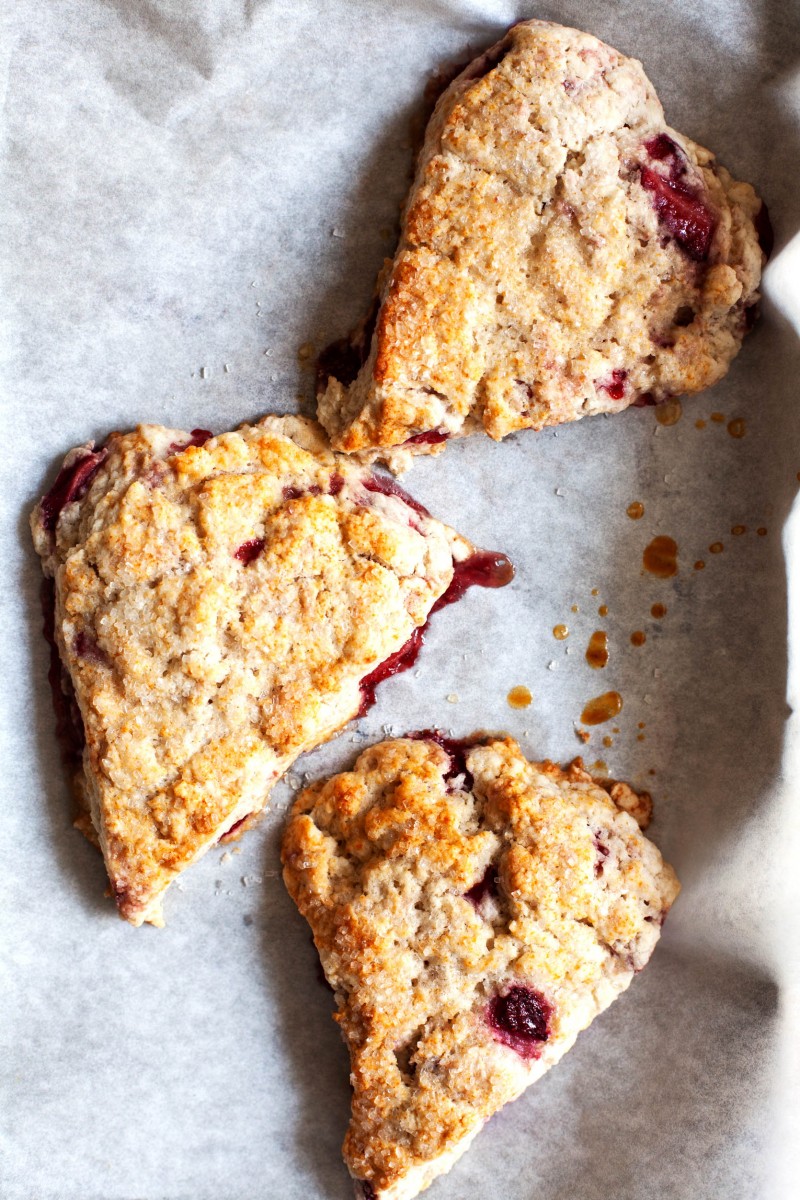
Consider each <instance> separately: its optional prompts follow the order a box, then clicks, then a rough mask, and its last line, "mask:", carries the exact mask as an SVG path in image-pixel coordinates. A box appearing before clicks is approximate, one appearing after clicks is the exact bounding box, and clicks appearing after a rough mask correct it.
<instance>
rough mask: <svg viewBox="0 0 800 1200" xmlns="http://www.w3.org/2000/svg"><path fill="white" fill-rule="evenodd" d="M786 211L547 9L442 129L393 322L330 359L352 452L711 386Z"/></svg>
mask: <svg viewBox="0 0 800 1200" xmlns="http://www.w3.org/2000/svg"><path fill="white" fill-rule="evenodd" d="M760 234H761V241H762V242H763V244H764V247H765V249H767V250H768V244H767V243H768V241H769V240H770V234H769V222H768V218H767V214H766V210H765V209H764V208H763V207H762V204H761V201H760V200H759V198H758V197H757V196H756V194H755V192H754V191H753V189H752V187H750V185H749V184H747V183H739V182H737V181H736V180H735V179H733V178H732V177H731V176H730V175H729V173H728V172H727V171H726V170H725V168H724V167H722V166H720V165H719V164H718V163H717V162H716V160H715V158H714V155H713V154H712V153H711V152H710V151H709V150H706V149H704V148H703V147H702V146H699V145H697V144H696V143H695V142H693V141H691V139H689V138H687V137H684V136H683V135H682V134H679V133H677V132H676V131H675V130H673V129H670V128H669V127H668V126H667V125H666V123H665V119H664V112H663V110H662V107H661V104H660V103H659V100H658V97H657V96H656V94H655V91H654V90H653V87H652V84H651V83H650V81H649V80H648V78H647V76H646V75H645V73H644V71H643V69H642V66H641V64H640V63H639V62H637V61H636V60H635V59H631V58H626V57H625V56H624V55H623V54H620V53H619V52H618V51H616V50H614V49H612V48H611V47H610V46H607V45H605V44H604V43H603V42H600V41H598V39H597V38H595V37H592V36H591V35H590V34H588V33H580V32H579V31H577V30H574V29H565V28H563V27H562V26H559V25H553V24H550V23H548V22H546V21H525V22H522V23H521V24H518V25H515V26H514V27H513V28H512V29H511V30H510V31H509V32H508V33H507V34H506V36H505V37H504V38H503V39H502V40H501V41H500V42H498V43H497V45H496V46H494V47H492V49H491V50H489V51H487V53H486V54H484V55H482V56H481V57H480V58H479V59H477V60H476V61H475V62H473V63H472V65H471V66H469V67H468V68H467V69H466V70H465V71H463V72H462V73H461V74H460V75H459V76H458V77H457V78H456V79H455V80H454V82H453V83H452V84H451V85H450V86H449V87H448V88H447V90H446V91H445V92H444V94H443V95H442V96H441V98H440V100H439V102H438V104H437V106H436V108H435V110H434V113H433V116H432V118H431V121H430V123H429V125H428V129H427V133H426V136H425V142H424V145H423V148H422V152H421V154H420V158H419V162H418V165H417V171H416V177H415V180H414V183H413V187H412V189H411V192H410V195H409V197H408V200H407V203H406V208H405V212H404V215H403V220H402V225H401V235H400V243H399V246H398V249H397V253H396V255H395V258H394V260H393V261H387V263H386V265H385V267H384V270H383V272H382V275H381V279H380V280H379V284H378V296H377V302H376V307H375V311H374V314H373V316H372V318H371V320H370V321H368V322H366V323H365V324H363V325H362V326H360V327H359V329H358V330H357V331H356V333H355V334H354V335H353V337H352V339H351V341H350V343H349V344H346V343H344V344H343V343H339V344H338V346H337V348H336V350H335V352H333V353H330V354H327V355H326V354H323V356H322V357H321V360H320V365H319V383H318V387H319V391H318V404H319V419H320V421H321V422H322V424H323V425H324V426H325V428H326V429H327V430H328V432H329V434H330V436H331V439H332V443H333V446H334V448H335V449H338V450H346V451H349V452H362V453H368V454H369V453H371V454H373V455H375V454H379V455H380V457H382V458H384V459H385V460H386V461H389V462H390V463H391V464H392V465H393V466H394V467H395V468H396V469H402V468H403V467H404V466H407V465H408V462H409V461H410V460H409V455H410V454H417V453H431V452H436V451H437V450H441V448H442V446H443V444H444V442H445V441H446V439H448V438H451V437H455V436H459V435H462V434H468V433H472V432H475V431H477V430H480V429H483V430H485V431H486V433H488V434H489V435H490V437H492V438H496V439H499V438H503V437H505V436H506V435H507V434H509V433H512V432H513V431H514V430H518V429H527V428H531V429H541V428H542V427H544V426H547V425H558V424H561V423H562V422H565V421H574V420H577V419H578V418H579V417H583V416H586V415H587V414H590V413H600V412H618V411H619V410H620V409H623V408H626V407H627V406H628V405H630V404H640V405H641V404H656V403H658V402H660V401H663V400H665V399H667V398H668V397H670V396H675V395H680V394H684V393H691V392H697V391H700V390H701V389H702V388H706V387H709V386H710V385H711V384H713V383H716V382H717V380H719V379H721V378H722V376H723V375H724V374H725V372H726V371H727V370H728V367H729V365H730V363H731V360H732V359H733V358H734V356H735V355H736V353H737V352H738V350H739V348H740V346H741V343H742V339H743V337H744V334H745V332H746V330H747V329H748V328H749V327H750V325H751V324H752V319H753V316H754V311H755V310H754V306H755V304H756V302H757V299H758V290H757V289H758V285H759V281H760V276H761V269H762V264H763V262H764V261H765V253H764V252H762V249H761V246H760V244H759V235H760Z"/></svg>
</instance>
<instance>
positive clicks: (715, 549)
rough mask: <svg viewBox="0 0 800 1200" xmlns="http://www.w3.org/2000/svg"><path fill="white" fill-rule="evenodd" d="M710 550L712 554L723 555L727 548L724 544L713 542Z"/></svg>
mask: <svg viewBox="0 0 800 1200" xmlns="http://www.w3.org/2000/svg"><path fill="white" fill-rule="evenodd" d="M708 548H709V550H710V551H711V553H712V554H722V551H723V550H724V549H725V546H724V544H723V543H722V542H712V543H711V545H710V546H709V547H708Z"/></svg>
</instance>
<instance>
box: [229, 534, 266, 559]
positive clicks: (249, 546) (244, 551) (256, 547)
mask: <svg viewBox="0 0 800 1200" xmlns="http://www.w3.org/2000/svg"><path fill="white" fill-rule="evenodd" d="M265 545H266V542H265V540H264V538H250V541H249V542H242V544H241V546H240V547H239V549H238V550H234V552H233V557H234V558H238V560H239V562H240V563H244V565H245V566H247V564H248V563H251V562H253V560H254V559H256V558H258V556H259V554H260V553H261V551H262V550H263V549H264V546H265Z"/></svg>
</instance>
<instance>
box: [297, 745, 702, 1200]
mask: <svg viewBox="0 0 800 1200" xmlns="http://www.w3.org/2000/svg"><path fill="white" fill-rule="evenodd" d="M649 815H650V801H649V797H648V796H646V795H643V796H637V795H636V793H635V792H634V791H633V790H632V789H631V788H629V787H627V786H626V785H624V784H613V785H612V784H611V783H609V782H608V781H606V782H605V783H603V784H601V783H599V782H596V781H595V780H593V779H592V778H591V776H590V775H588V774H587V772H586V771H585V770H584V769H583V767H582V765H581V763H580V761H579V760H577V761H576V762H574V763H573V764H572V766H570V767H569V768H568V769H567V770H561V769H560V768H558V767H556V766H554V765H553V764H552V763H549V762H544V763H536V762H529V761H528V760H527V759H526V758H525V757H524V756H523V754H522V752H521V751H520V748H519V746H518V745H517V744H516V742H514V741H513V740H512V739H510V738H497V737H483V738H481V737H479V738H477V739H476V740H472V739H470V740H467V741H464V742H453V741H449V740H448V739H446V738H444V737H443V736H442V735H441V734H439V733H437V732H436V731H428V732H427V733H422V734H415V735H412V736H411V737H408V738H402V739H399V740H395V741H387V742H382V743H380V745H377V746H373V747H372V748H371V749H369V750H366V751H365V752H364V753H363V754H362V755H361V756H360V757H359V759H358V761H357V762H356V765H355V768H354V769H353V770H352V771H351V772H348V773H345V774H340V775H335V776H334V777H333V778H331V779H329V780H327V781H323V782H320V783H316V784H314V785H313V786H311V787H309V788H307V789H306V790H305V791H304V792H303V793H302V794H301V795H300V796H299V797H298V799H297V801H296V803H295V805H294V808H293V810H292V814H291V818H290V820H289V823H288V825H287V828H286V832H285V836H284V840H283V864H284V879H285V881H286V885H287V887H288V889H289V892H290V893H291V895H292V898H293V899H294V901H295V902H296V904H297V906H298V908H299V909H300V912H301V913H302V914H303V916H304V917H305V918H306V919H307V921H308V922H309V924H310V926H311V929H312V932H313V935H314V941H315V943H316V946H317V949H318V951H319V955H320V958H321V961H322V966H323V968H324V970H325V975H326V977H327V979H328V981H329V983H330V984H331V987H332V988H333V989H334V992H335V994H336V1002H337V1006H338V1012H337V1015H336V1020H337V1021H338V1023H339V1026H340V1029H341V1032H342V1034H343V1036H344V1039H345V1042H346V1043H347V1046H348V1049H349V1051H350V1058H351V1081H352V1085H353V1099H352V1115H351V1121H350V1127H349V1129H348V1132H347V1136H346V1137H345V1142H344V1158H345V1162H346V1164H347V1167H348V1168H349V1170H350V1172H351V1174H352V1176H353V1177H354V1179H355V1180H356V1195H357V1197H359V1198H362V1200H410V1198H411V1197H413V1196H416V1195H417V1193H418V1192H420V1191H422V1190H423V1188H426V1187H427V1186H428V1185H429V1184H430V1183H431V1182H432V1181H433V1180H434V1179H435V1178H436V1177H437V1176H438V1175H441V1174H442V1173H443V1172H444V1171H447V1170H448V1169H449V1168H450V1167H451V1166H452V1164H453V1163H454V1162H455V1161H456V1160H457V1159H458V1158H459V1156H460V1155H461V1154H463V1152H464V1151H465V1150H466V1149H467V1147H468V1146H469V1144H470V1142H471V1141H472V1139H473V1138H474V1137H475V1135H476V1134H477V1133H478V1132H479V1130H480V1129H481V1128H482V1126H483V1125H484V1124H485V1123H486V1121H487V1120H488V1119H489V1117H491V1116H492V1114H493V1113H495V1112H497V1110H498V1109H499V1108H501V1107H502V1106H503V1105H504V1104H506V1103H508V1101H509V1100H513V1099H514V1098H515V1097H517V1096H519V1095H520V1093H521V1092H523V1091H524V1090H525V1088H527V1087H528V1086H529V1085H530V1084H532V1083H534V1082H535V1081H536V1080H537V1079H539V1078H540V1077H541V1076H542V1075H543V1074H544V1072H545V1071H547V1070H548V1068H549V1067H551V1066H553V1064H554V1063H556V1062H558V1060H559V1059H560V1058H561V1056H562V1055H563V1054H565V1053H566V1051H567V1050H569V1048H570V1046H571V1045H572V1044H573V1042H574V1041H575V1038H576V1037H577V1035H578V1034H579V1033H580V1031H581V1030H582V1029H585V1028H586V1027H587V1026H588V1025H589V1024H590V1023H591V1022H592V1021H593V1020H594V1018H595V1017H596V1016H597V1015H598V1013H600V1012H602V1011H603V1009H605V1008H607V1007H608V1005H609V1004H610V1003H611V1002H612V1000H614V999H615V997H616V996H618V995H619V994H620V992H623V991H624V990H625V989H626V988H627V987H628V985H629V984H630V982H631V980H632V979H633V977H634V975H635V974H636V972H637V971H640V970H641V969H642V968H643V967H644V966H645V964H646V963H647V961H648V959H649V958H650V955H651V954H652V952H653V949H654V947H655V945H656V942H657V941H658V938H659V936H660V933H661V926H662V924H663V921H664V918H665V916H666V914H667V912H668V910H669V908H670V905H671V904H672V902H673V901H674V899H675V897H676V896H677V894H678V890H679V885H678V882H677V880H676V878H675V874H674V872H673V870H672V868H671V867H669V866H668V865H667V864H666V863H665V862H664V861H663V859H662V857H661V855H660V854H659V852H658V850H657V849H656V847H655V846H654V845H653V844H652V843H651V842H649V841H648V840H647V838H645V837H643V835H642V833H641V831H640V828H639V825H638V824H637V820H636V819H635V818H638V819H639V820H640V821H642V822H646V821H647V820H648V819H649Z"/></svg>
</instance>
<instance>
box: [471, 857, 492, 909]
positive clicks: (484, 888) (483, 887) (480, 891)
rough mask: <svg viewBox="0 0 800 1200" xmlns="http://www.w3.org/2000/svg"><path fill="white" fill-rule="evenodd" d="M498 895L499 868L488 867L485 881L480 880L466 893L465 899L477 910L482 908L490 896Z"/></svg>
mask: <svg viewBox="0 0 800 1200" xmlns="http://www.w3.org/2000/svg"><path fill="white" fill-rule="evenodd" d="M496 895H497V867H493V866H488V867H487V868H486V873H485V875H484V876H483V879H479V880H478V882H477V883H474V884H473V885H472V887H471V888H470V889H469V891H468V892H465V893H464V899H465V900H469V902H470V904H474V905H475V907H476V908H480V906H481V905H482V904H483V902H484V900H486V899H488V898H489V897H490V896H492V897H494V896H496Z"/></svg>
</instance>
